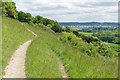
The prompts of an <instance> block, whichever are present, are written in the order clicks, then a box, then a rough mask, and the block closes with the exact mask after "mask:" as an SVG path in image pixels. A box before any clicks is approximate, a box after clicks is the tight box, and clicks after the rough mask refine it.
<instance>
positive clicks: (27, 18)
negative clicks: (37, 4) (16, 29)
mask: <svg viewBox="0 0 120 80" xmlns="http://www.w3.org/2000/svg"><path fill="white" fill-rule="evenodd" d="M31 19H32V16H31V14H30V13H24V12H22V11H20V12H19V13H18V20H19V21H21V22H27V23H30V21H31Z"/></svg>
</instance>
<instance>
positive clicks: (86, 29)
mask: <svg viewBox="0 0 120 80" xmlns="http://www.w3.org/2000/svg"><path fill="white" fill-rule="evenodd" d="M106 30H108V31H115V30H118V27H117V26H116V27H88V28H79V30H78V31H79V32H90V33H93V32H98V31H106Z"/></svg>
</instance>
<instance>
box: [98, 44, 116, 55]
mask: <svg viewBox="0 0 120 80" xmlns="http://www.w3.org/2000/svg"><path fill="white" fill-rule="evenodd" d="M98 52H99V54H100V55H102V56H108V57H112V56H114V55H116V52H115V51H113V50H111V48H109V46H108V45H107V44H106V43H104V42H101V43H100V45H99V48H98Z"/></svg>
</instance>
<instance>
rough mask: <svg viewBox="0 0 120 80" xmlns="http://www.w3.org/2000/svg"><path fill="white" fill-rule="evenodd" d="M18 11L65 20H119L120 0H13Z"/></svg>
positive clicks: (60, 20)
mask: <svg viewBox="0 0 120 80" xmlns="http://www.w3.org/2000/svg"><path fill="white" fill-rule="evenodd" d="M13 1H14V2H15V3H16V6H17V10H18V11H24V12H30V13H31V14H32V15H33V16H36V15H41V16H43V17H46V18H50V19H53V20H57V21H59V22H64V21H74V22H75V21H77V22H80V21H85V22H87V21H101V22H103V21H111V22H115V21H116V22H117V17H118V16H117V13H118V11H117V10H118V0H89V2H88V0H13Z"/></svg>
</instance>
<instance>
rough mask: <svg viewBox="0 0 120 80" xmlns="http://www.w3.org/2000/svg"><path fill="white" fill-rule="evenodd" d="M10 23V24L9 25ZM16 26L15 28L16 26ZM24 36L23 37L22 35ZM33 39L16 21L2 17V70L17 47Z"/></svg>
mask: <svg viewBox="0 0 120 80" xmlns="http://www.w3.org/2000/svg"><path fill="white" fill-rule="evenodd" d="M11 23H12V24H11ZM16 25H17V26H16ZM23 34H24V35H23ZM32 38H33V35H32V34H31V33H30V32H28V31H27V30H26V29H25V28H24V26H23V25H22V24H21V23H20V22H19V21H17V20H14V19H11V18H6V17H3V19H2V70H4V68H5V66H6V65H7V64H8V61H9V59H10V58H11V56H12V55H13V53H14V52H15V50H16V49H17V48H18V47H19V45H21V44H23V43H24V42H26V41H28V40H30V39H32Z"/></svg>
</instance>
